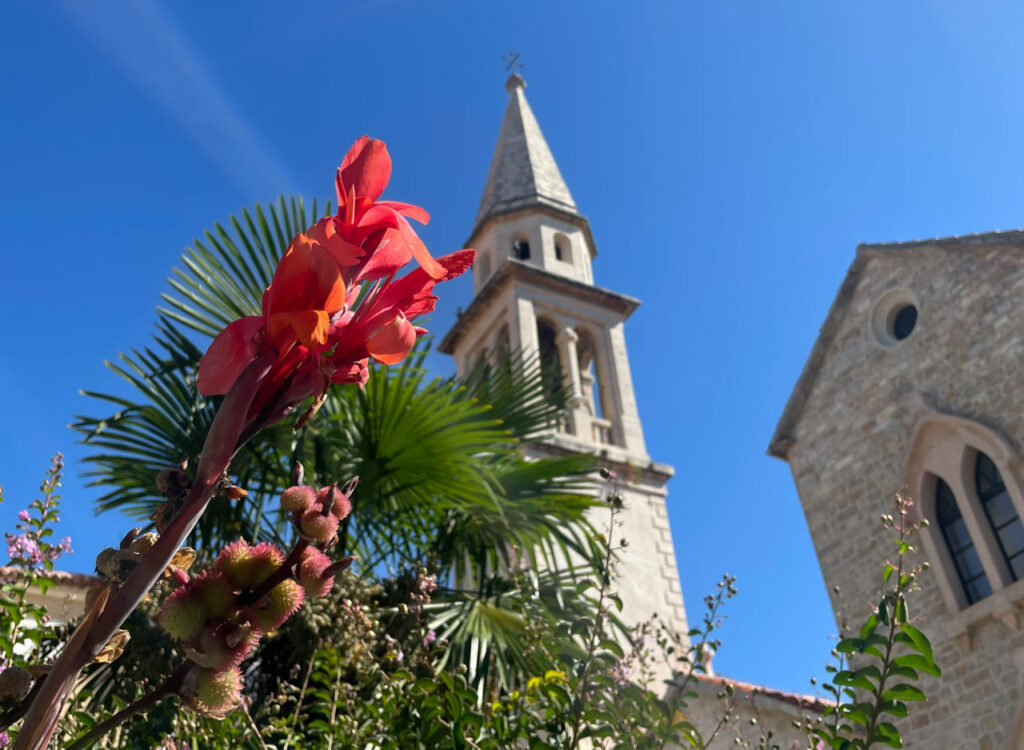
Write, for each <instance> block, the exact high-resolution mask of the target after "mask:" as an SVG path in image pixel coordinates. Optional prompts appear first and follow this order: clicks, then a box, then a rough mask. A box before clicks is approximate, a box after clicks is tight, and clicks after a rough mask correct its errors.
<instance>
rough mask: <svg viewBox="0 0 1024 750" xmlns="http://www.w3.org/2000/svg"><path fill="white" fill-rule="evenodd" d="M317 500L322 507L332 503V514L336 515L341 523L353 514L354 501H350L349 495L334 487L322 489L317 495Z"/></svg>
mask: <svg viewBox="0 0 1024 750" xmlns="http://www.w3.org/2000/svg"><path fill="white" fill-rule="evenodd" d="M316 500H317V502H318V503H320V505H326V504H327V503H330V505H331V513H333V514H334V515H336V516H337V517H338V520H339V521H341V520H344V518H345V517H346V516H347V515H348V514H349V513H351V512H352V501H351V500H349V498H348V495H346V494H345V493H344V492H342V491H341V490H339V489H338V488H337V487H335V486H334V485H331V486H330V487H324V488H323V489H321V490H320V492H319V493H317V496H316Z"/></svg>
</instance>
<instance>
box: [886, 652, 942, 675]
mask: <svg viewBox="0 0 1024 750" xmlns="http://www.w3.org/2000/svg"><path fill="white" fill-rule="evenodd" d="M892 663H893V664H894V665H896V666H898V667H910V668H911V669H916V670H918V671H920V672H924V673H925V674H930V675H932V676H933V677H941V676H942V670H941V669H939V667H938V665H936V664H935V662H934V661H932V660H931V659H930V658H929V657H927V656H925V655H924V654H904V655H903V656H897V657H896V658H895V659H893V660H892Z"/></svg>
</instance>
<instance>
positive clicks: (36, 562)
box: [4, 511, 72, 569]
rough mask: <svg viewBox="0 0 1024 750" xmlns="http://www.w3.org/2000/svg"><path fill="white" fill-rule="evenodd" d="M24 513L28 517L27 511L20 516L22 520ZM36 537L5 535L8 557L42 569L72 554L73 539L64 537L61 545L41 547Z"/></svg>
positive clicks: (29, 533)
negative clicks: (61, 557) (62, 556)
mask: <svg viewBox="0 0 1024 750" xmlns="http://www.w3.org/2000/svg"><path fill="white" fill-rule="evenodd" d="M23 513H24V514H25V515H26V516H27V515H28V514H27V512H26V511H22V512H21V513H19V514H18V517H19V518H21V517H22V514H23ZM35 536H36V535H35V534H33V533H32V532H26V533H23V534H11V533H10V532H8V533H6V534H4V537H5V538H6V540H7V556H8V557H9V558H10V559H11V562H14V563H17V564H20V565H24V566H26V567H29V568H34V569H35V568H41V567H42V566H43V564H44V563H45V562H46V561H47V560H49V561H51V562H52V561H53V560H56V559H57V558H59V557H60V556H61V555H63V554H71V553H72V549H71V537H68V536H66V537H64V538H63V539H61V540H60V543H59V544H55V545H50V544H45V545H42V546H40V544H39V542H38V541H36V539H35Z"/></svg>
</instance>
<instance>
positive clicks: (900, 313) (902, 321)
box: [891, 305, 917, 341]
mask: <svg viewBox="0 0 1024 750" xmlns="http://www.w3.org/2000/svg"><path fill="white" fill-rule="evenodd" d="M915 325H917V308H916V307H914V306H913V305H903V306H901V307H900V308H899V309H898V310H896V311H895V314H894V315H893V316H892V332H891V333H892V337H893V338H894V339H896V340H897V341H903V339H905V338H906V337H907V336H909V335H910V334H911V333H913V332H914V326H915Z"/></svg>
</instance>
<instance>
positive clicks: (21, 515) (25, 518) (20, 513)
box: [18, 510, 29, 523]
mask: <svg viewBox="0 0 1024 750" xmlns="http://www.w3.org/2000/svg"><path fill="white" fill-rule="evenodd" d="M18 518H20V519H21V520H22V521H25V522H26V523H27V522H28V519H29V515H28V511H27V510H19V511H18Z"/></svg>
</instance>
